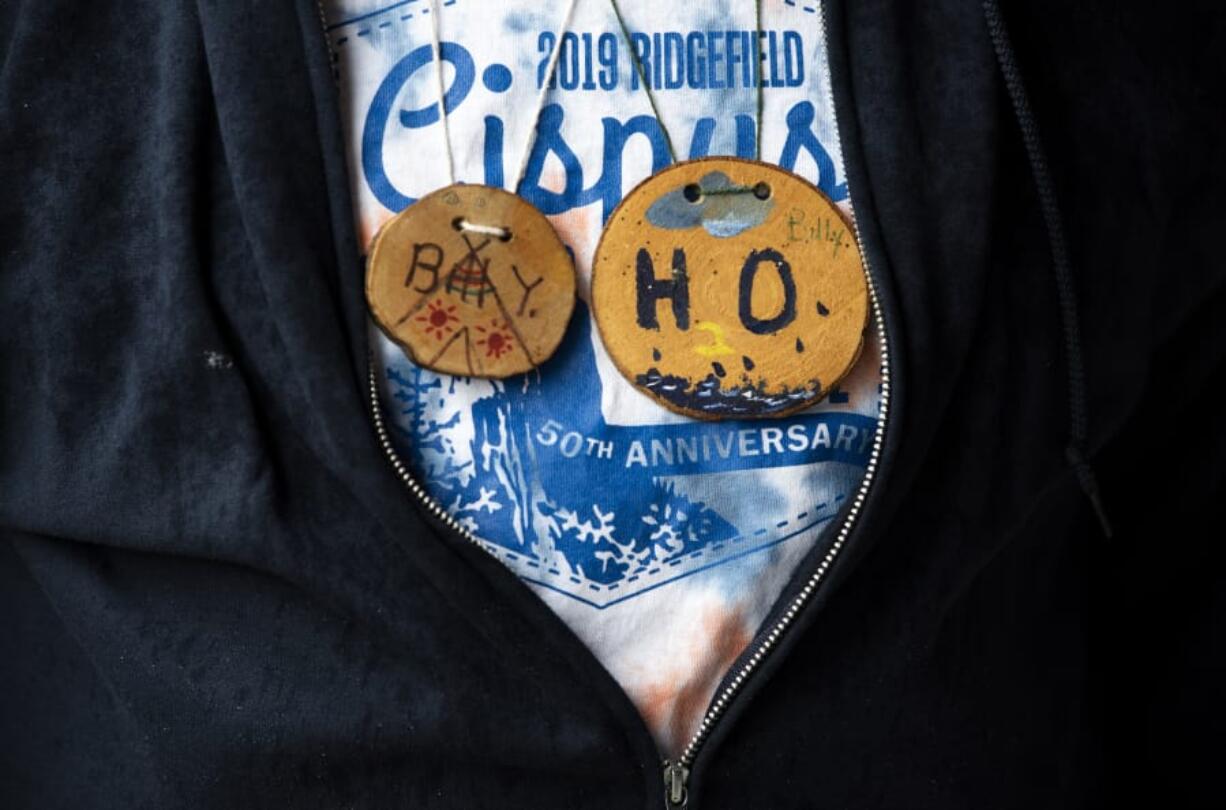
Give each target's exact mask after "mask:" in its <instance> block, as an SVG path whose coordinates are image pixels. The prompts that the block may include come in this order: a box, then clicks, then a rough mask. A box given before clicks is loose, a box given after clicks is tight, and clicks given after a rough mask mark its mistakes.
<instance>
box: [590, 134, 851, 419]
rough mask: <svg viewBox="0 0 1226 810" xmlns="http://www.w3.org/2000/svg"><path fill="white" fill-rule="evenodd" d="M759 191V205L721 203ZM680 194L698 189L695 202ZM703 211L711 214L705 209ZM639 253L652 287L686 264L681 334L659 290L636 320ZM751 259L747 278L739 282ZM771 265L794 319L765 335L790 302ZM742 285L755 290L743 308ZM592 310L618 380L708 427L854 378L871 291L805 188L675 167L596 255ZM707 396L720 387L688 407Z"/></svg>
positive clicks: (847, 234)
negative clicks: (763, 189)
mask: <svg viewBox="0 0 1226 810" xmlns="http://www.w3.org/2000/svg"><path fill="white" fill-rule="evenodd" d="M717 174H718V175H722V176H723V180H722V181H721V179H720V177H718V176H717ZM725 181H726V182H725ZM762 182H765V183H766V184H767V185H768V186H769V195H768V196H767V197H766V199H761V198H760V197H759V196H757V195H754V194H752V193H750V194H746V193H741V194H730V193H727V192H728V191H730V190H732V191H735V190H738V189H745V188H754V187H756V186H757V184H759V183H762ZM687 186H689V187H693V186H698V187H699V188H700V189H703V190H702V192H701V193H700V194H699V195H698V196H697V200H695V199H691V197H690V196H689V195H687V194H686V188H687ZM721 190H722V191H724V192H725V193H723V194H720V193H718V192H720V191H721ZM709 192H716V193H709ZM665 197H668V199H665ZM712 202H715V203H717V204H718V206H722V207H710V208H708V206H709V205H710V204H711V203H712ZM674 203H675V204H674ZM704 203H706V205H704ZM730 203H731V205H729V204H730ZM687 204H688V205H689V206H690V207H688V208H687ZM755 206H757V208H755ZM649 212H651V213H650V214H649ZM653 220H654V221H653ZM759 220H760V221H759ZM755 223H756V224H755ZM708 227H709V228H710V229H711V230H710V231H708ZM711 231H714V232H717V233H722V234H723V235H722V236H714V235H712V233H711ZM644 251H645V252H646V254H647V257H648V261H647V264H648V265H649V266H650V267H649V269H650V270H651V271H652V273H653V277H654V279H655V280H656V281H658V282H667V281H670V280H671V281H677V280H678V274H677V271H676V270H675V269H674V268H675V266H676V259H675V258H674V257H675V256H676V255H677V252H678V251H680V252H681V253H682V254H683V257H684V260H683V262H682V264H683V267H684V273H683V274H682V275H683V276H684V277H685V279H686V280H687V284H685V285H683V286H685V287H686V288H687V290H688V294H689V307H688V310H689V311H688V315H689V318H688V321H689V322H688V324H687V325H686V328H681V326H680V322H679V321H678V320H677V318H676V314H677V310H676V309H674V307H673V306H671V304H672V301H673V297H669V296H667V295H665V294H663V293H666V292H667V291H666V290H665V291H660V290H657V292H661V293H662V294H661V295H660V296H659V297H657V298H655V300H654V307H655V314H654V323H653V317H652V315H651V314H650V312H647V313H644V312H643V310H642V309H641V307H640V297H641V296H640V293H639V286H638V283H637V281H636V277H637V276H638V275H639V271H640V267H639V265H640V262H641V261H642V258H641V256H642V254H643V252H644ZM755 254H756V256H757V260H756V261H755V262H753V264H754V265H755V266H756V269H755V270H751V271H747V270H746V266H747V263H748V260H749V259H750V257H751V256H753V255H755ZM763 256H766V257H767V258H766V259H764V258H763ZM780 258H781V259H782V260H783V262H784V263H786V264H787V265H788V269H790V271H791V276H792V281H793V284H794V289H793V296H792V297H793V300H794V304H795V311H796V315H795V317H793V318H792V319H791V320H787V321H786V322H782V320H780V321H779V322H780V323H782V325H781V326H779V327H778V328H771V324H770V323H765V324H764V323H763V322H764V321H767V322H769V321H771V320H772V318H771V317H770V316H771V315H780V316H782V315H783V313H784V311H785V307H784V304H785V303H786V301H787V298H788V293H787V285H786V284H784V283H783V281H782V279H783V277H784V276H785V275H786V273H785V271H784V270H783V269H781V268H780V265H779V262H777V261H776V259H780ZM764 261H765V262H767V263H766V264H763V262H764ZM772 266H773V267H774V268H775V271H774V272H771V271H770V269H771V267H772ZM670 271H672V272H671V278H670ZM746 273H748V275H749V276H750V281H751V282H752V283H750V284H749V285H748V286H749V293H748V295H747V296H745V297H746V299H747V306H744V307H743V306H742V301H741V299H742V294H741V281H742V278H743V276H744V275H746ZM644 277H646V276H644ZM759 278H760V279H761V280H760V281H759ZM649 288H650V283H648V287H647V289H648V295H646V296H645V298H646V299H648V300H649V301H650V300H651V299H652V297H653V296H652V294H651V291H650V289H649ZM592 302H593V303H592V310H593V315H594V317H595V320H596V324H597V328H598V331H599V333H600V336H601V339H602V341H603V342H604V345H605V348H606V350H607V351H608V353H609V356H610V357H611V358H612V360H613V362H614V365H615V366H616V367H617V369H618V371H619V372H620V373H621V374H622V375H623V376H624V377H625V378H626V379H627V380H629V381H630V382H631V383H632V384H633V385H634V386H635V387H636V388H638V389H639V390H640V391H643V392H644V393H646V394H647V395H648V396H651V397H652V399H653V400H655V401H656V402H658V403H660V404H661V405H663V406H664V407H666V408H668V409H669V410H672V411H674V412H676V413H680V414H683V415H686V416H690V417H693V418H697V419H708V420H710V419H723V418H776V417H781V416H787V415H789V414H793V413H796V412H797V411H800V410H804V409H805V408H807V407H810V406H812V405H813V404H815V403H816V402H818V401H820V400H821V399H823V398H824V397H825V396H827V395H828V394H829V392H830V390H831V389H832V388H833V387H834V386H835V385H837V384H838V383H839V382H840V381H841V380H842V379H843V378H844V377H846V375H847V374H848V373H849V372H850V371H851V369H852V368H853V367H854V365H855V363H856V361H857V360H858V359H859V357H860V355H861V353H862V351H863V347H864V339H865V333H866V330H867V327H868V282H867V277H866V275H865V271H864V267H863V262H862V259H861V256H860V251H859V247H858V245H857V244H856V240H855V231H854V228H853V227H852V225H851V223H850V222H849V221H848V219H847V217H845V216H844V215H843V213H842V211H840V210H839V208H838V207H837V206H836V205H835V204H834V203H833V202H832V201H831V200H830V199H829V198H828V197H827V196H826V195H825V194H823V193H822V192H821V191H820V190H819V189H817V188H816V187H815V186H813V185H812V184H811V183H809V182H808V181H807V180H805V179H804V178H801V177H799V176H797V175H795V174H793V173H791V172H787V171H785V170H783V169H781V168H779V167H778V166H773V165H771V164H766V163H761V162H758V161H753V160H745V159H742V158H731V157H710V158H699V159H696V160H690V161H685V162H682V163H678V164H675V165H673V166H670V167H668V168H665V169H663V170H661V171H660V172H658V173H656V174H654V175H652V176H651V177H649V178H647V179H646V180H644V181H643V182H641V183H639V184H638V185H637V186H636V187H635V188H634V189H633V190H632V191H631V192H630V193H629V194H627V195H626V196H625V197H624V198H623V199H622V201H621V203H620V204H619V205H618V206H617V208H616V209H614V211H613V213H612V215H611V216H610V217H609V220H608V223H607V224H606V226H605V229H604V232H603V233H602V234H601V238H600V242H599V244H598V245H597V247H596V253H595V256H594V258H593V261H592ZM648 309H650V307H648ZM683 309H684V308H683ZM743 313H747V315H748V318H747V319H746V318H744V317H743ZM644 314H646V320H647V323H648V325H647V326H643V325H641V324H642V320H641V318H642V316H643V315H644ZM749 325H752V326H753V327H754V328H755V329H759V330H762V331H760V332H753V331H751V330H750V329H749ZM716 364H719V368H717V367H716ZM721 370H722V371H723V375H722V376H721V375H720V373H719V372H720V371H721ZM725 381H727V382H725ZM729 382H731V383H732V384H731V385H729V384H728V383H729ZM670 384H671V387H670ZM704 385H705V386H706V387H707V390H708V391H710V390H711V387H712V386H713V385H719V386H720V387H719V388H718V389H716V391H715V393H714V394H710V393H709V394H708V395H707V396H706V397H701V396H698V394H699V393H701V392H702V390H703V386H704ZM729 391H730V392H732V393H731V395H729V394H726V393H725V394H723V395H722V396H720V393H721V392H729ZM745 391H749V392H750V393H749V395H745V393H744V392H745Z"/></svg>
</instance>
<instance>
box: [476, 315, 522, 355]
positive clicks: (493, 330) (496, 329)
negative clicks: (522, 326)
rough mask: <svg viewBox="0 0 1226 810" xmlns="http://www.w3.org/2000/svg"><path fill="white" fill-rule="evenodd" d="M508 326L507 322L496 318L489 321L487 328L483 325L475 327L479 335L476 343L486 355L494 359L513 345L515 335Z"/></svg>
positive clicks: (509, 349)
mask: <svg viewBox="0 0 1226 810" xmlns="http://www.w3.org/2000/svg"><path fill="white" fill-rule="evenodd" d="M508 327H510V324H509V323H507V322H506V321H500V320H498V319H497V318H495V319H494V320H492V321H490V325H489V328H486V327H484V326H478V327H477V332H479V333H480V335H481V336H480V337H479V338H477V345H478V346H481V347H484V349H485V356H486V357H492V358H494V359H495V360H496V359H498V358H499V357H502V356H503V355H504V354H506V353H507V352H509V351H511V349H512V347H514V345H515V337H514V335H512V334H511V331H510V329H509V328H508Z"/></svg>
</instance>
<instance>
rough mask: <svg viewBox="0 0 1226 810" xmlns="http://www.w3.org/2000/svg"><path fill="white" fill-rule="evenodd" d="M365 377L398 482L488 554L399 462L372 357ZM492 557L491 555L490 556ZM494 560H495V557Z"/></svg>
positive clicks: (378, 430)
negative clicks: (383, 407)
mask: <svg viewBox="0 0 1226 810" xmlns="http://www.w3.org/2000/svg"><path fill="white" fill-rule="evenodd" d="M366 367H367V375H368V379H369V381H370V411H371V414H373V416H374V421H375V433H376V434H377V435H378V437H379V444H380V445H382V447H383V454H384V455H385V456H387V460H388V461H390V462H391V464H392V468H393V469H395V470H396V474H397V475H398V476H400V480H401V481H403V482H404V485H405V486H406V487H408V488H409V491H410V492H412V493H413V494H414V495H416V496H417V499H418V500H419V501H421V502H422V504H423V505H424V506H425V507H426V508H427V509H428V510H429V511H430V513H431V514H432V515H434V516H435V517H436V518H438V519H439V520H441V521H442V522H443V523H444V524H446V525H447V526H448V527H449V528H451V529H453V530H455V531H456V532H457V533H458V534H459V535H460V536H462V537H464V538H465V539H466V540H468V541H470V542H472V543H476V544H477V545H478V546H480V547H481V548H482V549H483V550H485V552H486V553H487V554H489V553H490V551H489V549H487V548H486V547H485V544H484V543H482V542H481V541H480V540H478V539H477V536H476V535H474V534H473V533H472V532H471V531H469V529H468V527H467V526H465V525H464V524H462V523H460V522H459V521H458V520H456V519H455V518H454V517H452V516H451V514H450V513H449V512H448V511H447V510H446V508H444V507H443V505H442V504H441V503H439V502H438V501H436V500H435V499H434V498H433V497H431V496H430V495H429V493H427V492H426V490H425V489H424V488H423V487H422V485H421V484H419V483H418V482H417V479H416V478H414V477H413V475H412V474H411V473H410V472H409V470H408V467H407V466H405V463H404V462H403V461H402V460H401V458H400V455H399V454H398V453H397V452H396V448H394V447H393V446H392V438H391V435H390V434H389V433H388V430H387V423H386V422H384V420H383V409H382V407H381V406H380V404H379V383H378V380H377V378H376V376H375V360H374V355H373V354H370V353H368V354H367V362H366ZM491 556H492V555H491ZM495 559H497V558H496V557H495Z"/></svg>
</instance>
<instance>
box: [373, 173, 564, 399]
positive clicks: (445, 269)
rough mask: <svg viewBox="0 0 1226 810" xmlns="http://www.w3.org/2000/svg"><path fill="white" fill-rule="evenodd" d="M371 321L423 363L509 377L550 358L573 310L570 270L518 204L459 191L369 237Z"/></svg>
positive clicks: (417, 206) (442, 193)
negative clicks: (373, 236) (371, 237)
mask: <svg viewBox="0 0 1226 810" xmlns="http://www.w3.org/2000/svg"><path fill="white" fill-rule="evenodd" d="M366 301H367V304H368V305H369V306H370V311H371V314H372V315H373V316H374V319H375V322H376V323H377V324H378V325H379V328H380V329H382V330H383V332H384V333H385V334H386V335H387V336H388V337H389V338H391V339H392V340H393V341H395V342H396V343H397V344H399V345H400V346H401V347H402V348H403V349H404V350H405V352H406V353H407V354H408V356H409V358H410V359H411V360H412V361H413V362H414V363H416V364H417V365H419V366H424V367H425V368H429V369H433V370H434V371H438V372H442V373H446V374H455V375H462V376H471V377H509V376H511V375H513V374H520V373H523V372H525V371H529V370H531V369H533V368H535V367H537V366H539V365H541V364H542V363H543V362H545V360H546V359H548V358H549V356H550V355H551V354H553V352H554V350H555V349H557V347H558V344H559V343H560V342H561V341H562V335H563V334H564V333H565V331H566V326H567V324H568V323H569V321H570V316H571V313H572V312H573V311H574V307H575V268H574V264H573V263H572V261H571V258H570V254H569V253H567V251H566V248H565V247H564V246H563V245H562V242H561V240H559V239H558V235H557V233H555V232H554V230H553V226H551V225H550V224H549V220H547V219H545V216H544V215H543V214H542V213H541V212H540V211H538V210H536V209H535V208H534V207H532V205H530V204H529V203H527V202H525V201H524V200H523V199H522V198H520V197H517V196H516V195H514V194H510V193H508V192H506V191H503V190H502V189H498V188H492V187H490V186H480V185H463V184H456V185H451V186H447V187H445V188H441V189H439V190H438V191H435V192H432V193H430V194H428V195H426V196H425V197H422V198H421V199H420V200H418V201H417V202H416V203H414V204H413V205H411V206H409V207H408V208H406V209H405V210H403V211H401V212H400V213H399V214H397V215H396V216H395V217H393V218H392V219H390V220H388V221H387V223H385V224H384V225H383V227H382V228H380V229H379V232H378V233H377V234H376V235H375V238H374V242H373V245H372V247H371V250H370V257H369V259H368V260H367V267H366Z"/></svg>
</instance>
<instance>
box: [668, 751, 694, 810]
mask: <svg viewBox="0 0 1226 810" xmlns="http://www.w3.org/2000/svg"><path fill="white" fill-rule="evenodd" d="M689 775H690V769H689V768H687V767H685V765H683V764H682V763H681V762H670V761H668V760H667V759H666V760H664V805H665V806H666V807H668V808H673V807H685V806H686V805H687V802H688V800H689V792H688V791H687V790H686V788H685V780H686V778H688V777H689Z"/></svg>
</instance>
